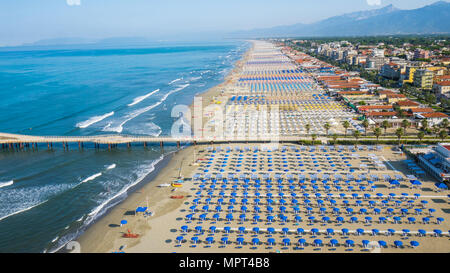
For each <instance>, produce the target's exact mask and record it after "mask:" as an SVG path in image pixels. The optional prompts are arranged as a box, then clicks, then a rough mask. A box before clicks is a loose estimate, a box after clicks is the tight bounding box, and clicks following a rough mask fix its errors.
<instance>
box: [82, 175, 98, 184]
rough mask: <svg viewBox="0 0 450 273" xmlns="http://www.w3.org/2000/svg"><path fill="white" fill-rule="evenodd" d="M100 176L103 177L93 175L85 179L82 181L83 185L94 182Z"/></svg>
mask: <svg viewBox="0 0 450 273" xmlns="http://www.w3.org/2000/svg"><path fill="white" fill-rule="evenodd" d="M99 176H102V173H96V174H93V175H91V176H89V177H88V178H86V179H84V180H83V181H81V183H86V182H88V181H92V180H94V179H96V178H97V177H99Z"/></svg>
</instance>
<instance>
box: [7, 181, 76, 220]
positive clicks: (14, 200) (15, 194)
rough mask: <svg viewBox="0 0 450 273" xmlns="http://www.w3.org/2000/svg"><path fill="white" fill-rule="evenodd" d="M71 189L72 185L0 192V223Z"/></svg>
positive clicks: (12, 189) (8, 189)
mask: <svg viewBox="0 0 450 273" xmlns="http://www.w3.org/2000/svg"><path fill="white" fill-rule="evenodd" d="M71 187H73V184H58V185H45V186H34V187H24V188H5V189H4V190H2V191H0V200H2V202H0V221H1V220H3V219H5V218H8V217H10V216H13V215H16V214H20V213H23V212H25V211H28V210H31V209H33V208H35V207H37V206H40V205H42V204H44V203H46V202H48V201H49V200H50V199H51V198H52V197H54V196H57V195H58V194H61V193H62V192H65V191H67V190H68V189H69V188H71Z"/></svg>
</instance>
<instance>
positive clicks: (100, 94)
mask: <svg viewBox="0 0 450 273" xmlns="http://www.w3.org/2000/svg"><path fill="white" fill-rule="evenodd" d="M249 46H250V45H249V43H247V42H245V41H230V40H223V41H209V42H154V43H148V44H138V45H133V44H129V45H127V44H118V45H114V44H105V45H103V44H89V45H63V46H26V47H13V48H0V98H1V99H0V132H4V133H18V134H29V135H45V136H52V135H62V136H90V135H102V134H108V135H111V134H114V135H116V134H122V135H142V136H155V137H156V136H166V135H167V136H168V135H170V132H171V128H172V125H173V123H174V122H175V121H176V120H177V118H179V117H172V115H171V110H172V108H173V107H174V106H175V105H190V104H191V103H192V101H193V98H194V96H195V95H197V94H201V93H202V92H205V91H207V90H208V89H209V88H211V87H214V86H215V85H217V84H219V83H221V82H222V81H223V80H224V77H225V76H226V75H227V74H228V73H229V72H230V71H231V69H232V68H233V65H234V63H235V62H236V61H237V60H238V59H240V58H241V57H242V55H243V53H245V51H246V50H247V49H248V48H249ZM175 149H176V147H173V146H170V145H167V146H165V147H164V150H163V151H162V150H161V149H160V146H159V144H158V145H153V146H152V145H148V146H147V147H146V148H144V147H143V146H142V145H134V146H132V147H131V148H127V147H126V146H123V147H118V148H117V149H112V150H108V149H107V147H101V148H100V149H95V148H94V147H93V145H91V146H89V145H85V147H84V149H78V145H77V144H73V145H71V146H69V149H68V150H64V149H63V146H62V145H61V144H56V143H55V144H53V149H52V150H48V149H47V145H46V144H42V145H39V147H37V149H32V148H31V147H30V148H25V149H24V151H20V152H18V151H8V150H1V149H0V252H3V253H4V252H37V253H39V252H55V251H58V250H60V249H61V248H62V247H63V246H64V245H65V244H67V243H68V242H70V241H72V240H74V239H76V238H77V237H78V236H79V235H80V234H82V233H83V232H84V231H85V230H86V228H87V227H88V226H89V225H90V224H92V223H93V222H95V221H96V220H97V219H99V217H101V216H102V215H104V213H105V212H106V211H107V210H108V209H110V208H111V207H113V206H114V205H116V204H118V203H119V202H121V201H122V200H124V199H125V198H126V196H127V191H129V189H130V188H132V187H135V186H136V185H139V183H141V182H142V181H143V180H144V178H145V177H146V176H148V175H149V174H152V173H153V172H156V171H157V170H156V167H155V166H158V165H157V163H158V162H161V161H162V160H163V159H164V158H167V156H168V155H169V154H170V153H172V152H173V151H174V150H175ZM168 182H170V181H168ZM142 183H143V182H142Z"/></svg>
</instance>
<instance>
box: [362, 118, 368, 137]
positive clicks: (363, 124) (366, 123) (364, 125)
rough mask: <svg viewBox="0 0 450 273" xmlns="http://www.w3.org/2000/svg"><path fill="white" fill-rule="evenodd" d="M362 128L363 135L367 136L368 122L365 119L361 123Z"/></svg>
mask: <svg viewBox="0 0 450 273" xmlns="http://www.w3.org/2000/svg"><path fill="white" fill-rule="evenodd" d="M362 126H363V127H364V133H365V135H366V136H367V128H369V121H368V120H367V119H365V120H364V121H363V122H362Z"/></svg>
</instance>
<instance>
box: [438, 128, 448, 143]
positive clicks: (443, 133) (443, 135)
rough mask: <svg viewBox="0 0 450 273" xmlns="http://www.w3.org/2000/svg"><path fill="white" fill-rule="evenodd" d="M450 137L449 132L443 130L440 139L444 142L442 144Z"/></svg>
mask: <svg viewBox="0 0 450 273" xmlns="http://www.w3.org/2000/svg"><path fill="white" fill-rule="evenodd" d="M447 136H448V134H447V131H446V130H442V131H440V132H439V138H440V139H441V140H442V142H443V141H444V139H446V138H447Z"/></svg>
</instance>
